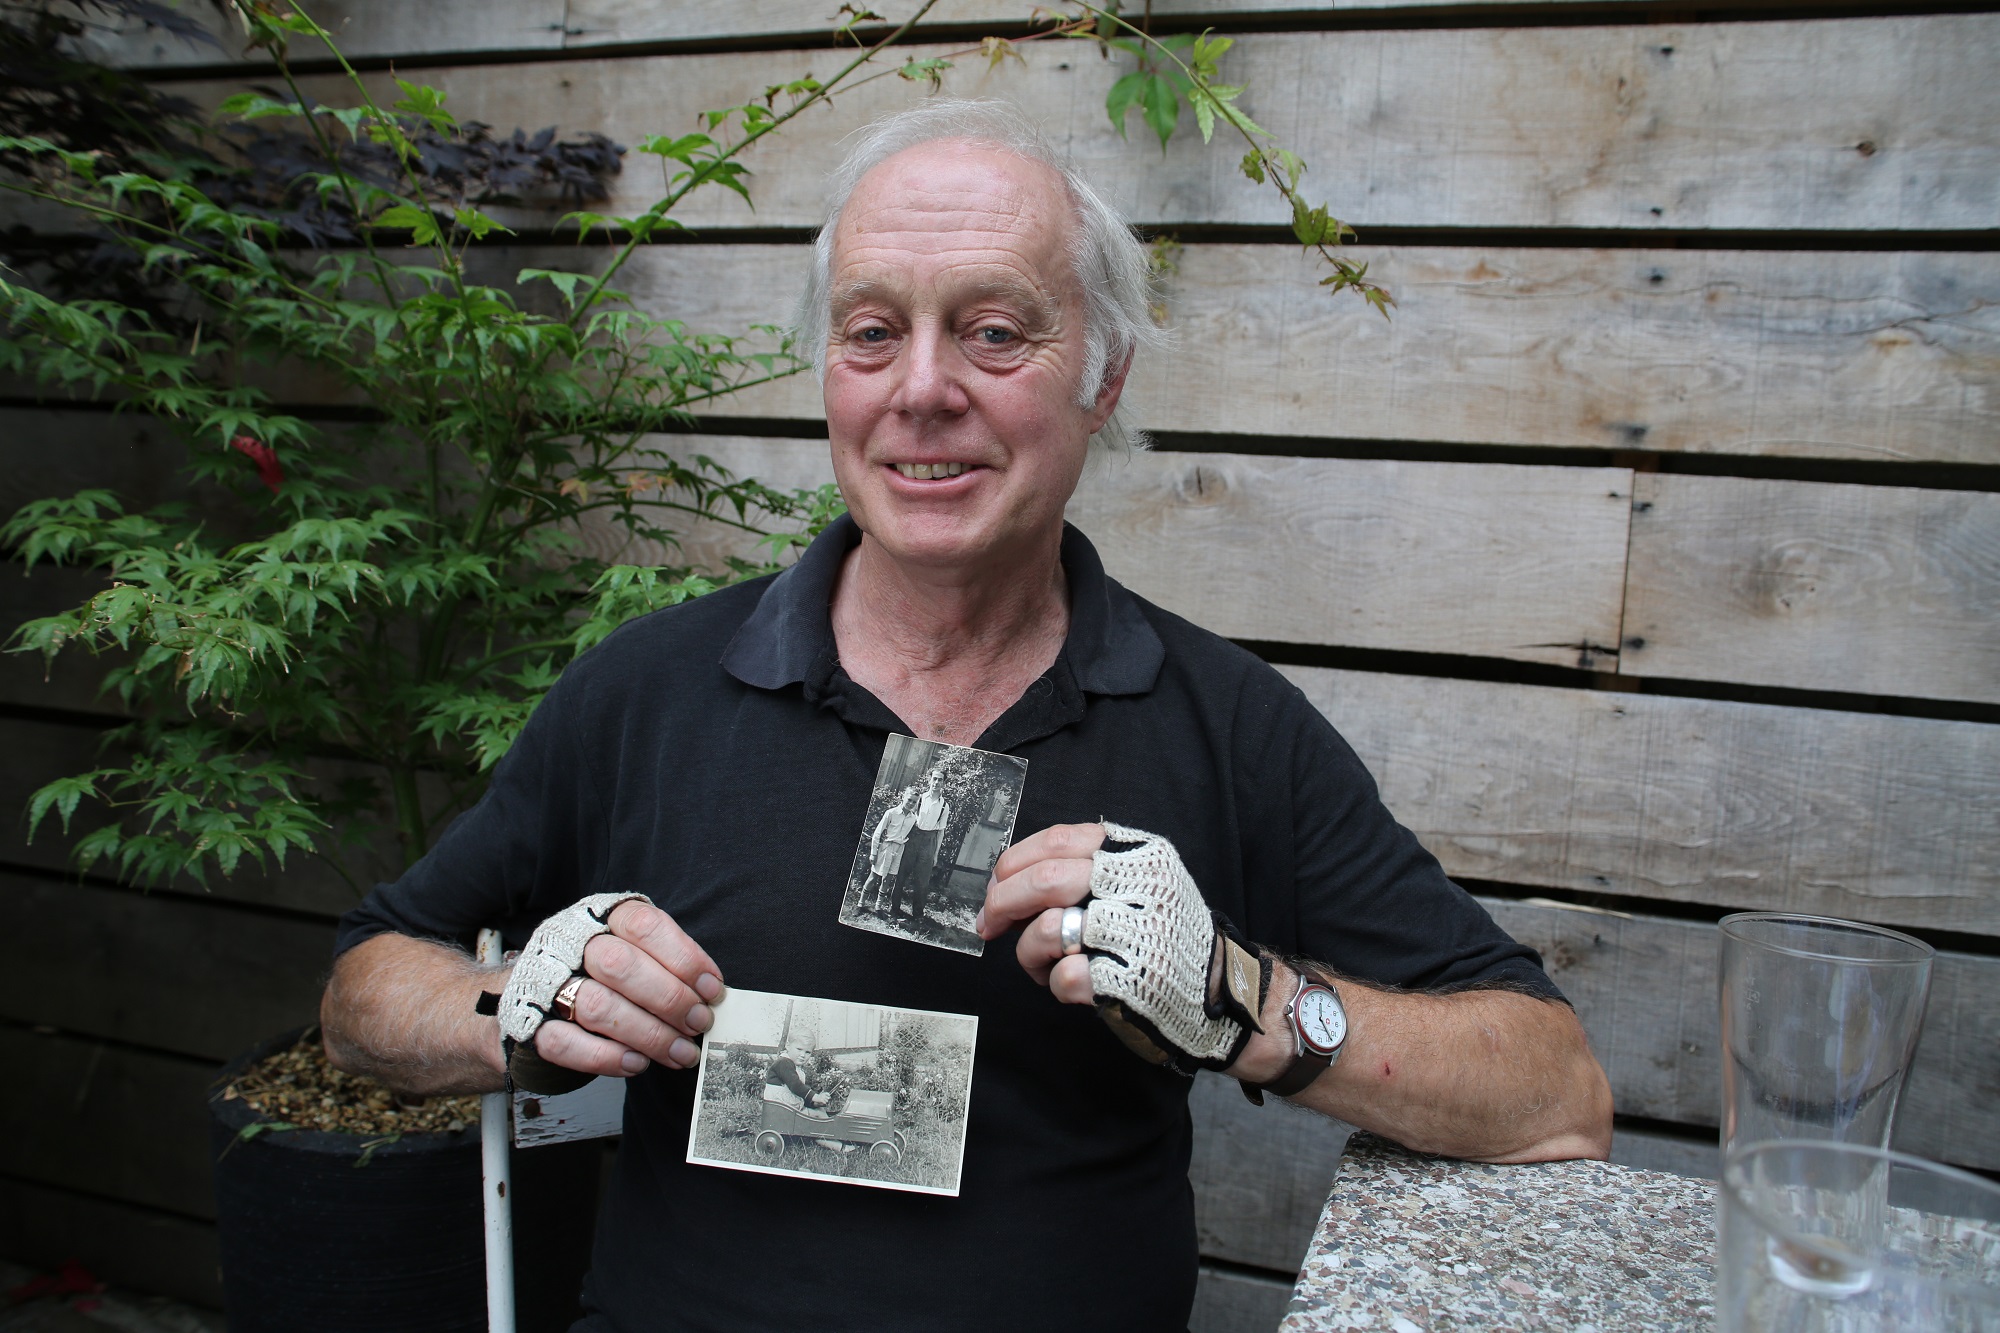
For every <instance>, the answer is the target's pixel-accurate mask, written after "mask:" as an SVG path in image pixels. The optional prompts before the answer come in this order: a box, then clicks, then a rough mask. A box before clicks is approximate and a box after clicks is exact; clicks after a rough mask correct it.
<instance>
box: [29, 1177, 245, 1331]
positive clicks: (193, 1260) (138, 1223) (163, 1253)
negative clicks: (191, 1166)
mask: <svg viewBox="0 0 2000 1333" xmlns="http://www.w3.org/2000/svg"><path fill="white" fill-rule="evenodd" d="M0 1254H5V1255H7V1256H8V1257H9V1258H10V1259H15V1260H19V1261H20V1262H22V1263H28V1264H33V1265H35V1266H37V1267H39V1268H47V1269H53V1268H55V1267H57V1266H58V1265H60V1264H63V1263H66V1262H68V1261H69V1260H72V1259H74V1260H76V1261H77V1262H79V1263H81V1264H82V1265H83V1266H84V1267H85V1268H87V1269H89V1270H90V1271H91V1272H92V1273H94V1274H95V1275H96V1276H98V1277H100V1278H103V1279H104V1280H105V1281H107V1282H115V1283H117V1284H118V1285H120V1286H122V1287H127V1288H129V1289H131V1290H133V1291H142V1292H147V1293H150V1294H156V1295H160V1296H172V1297H175V1298H176V1299H179V1300H183V1301H191V1302H193V1303H194V1304H196V1305H201V1306H206V1307H208V1308H209V1309H220V1308H221V1306H222V1282H221V1275H220V1267H219V1266H220V1262H221V1255H220V1254H218V1253H217V1251H216V1243H215V1227H214V1225H213V1224H212V1223H208V1222H197V1221H194V1220H191V1219H189V1218H184V1217H176V1216H174V1215H173V1214H171V1213H158V1212H153V1211H150V1210H148V1209H144V1208H135V1207H133V1206H131V1205H130V1204H122V1203H114V1202H111V1201H110V1200H106V1199H93V1198H88V1197H86V1196H84V1195H81V1194H76V1193H73V1192H71V1191H69V1190H66V1189H58V1188H50V1187H48V1186H44V1185H31V1184H28V1183H27V1182H26V1181H20V1180H0ZM84 1326H85V1325H83V1324H82V1323H79V1324H78V1325H76V1327H84Z"/></svg>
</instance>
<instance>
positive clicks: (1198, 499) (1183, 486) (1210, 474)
mask: <svg viewBox="0 0 2000 1333" xmlns="http://www.w3.org/2000/svg"><path fill="white" fill-rule="evenodd" d="M1228 494H1229V478H1228V477H1227V476H1225V475H1224V474H1223V472H1222V470H1221V469H1220V468H1216V467H1211V466H1209V465H1208V464H1206V463H1197V464H1195V465H1194V466H1193V467H1191V468H1189V469H1188V470H1187V471H1186V472H1183V473H1182V474H1181V481H1180V498H1181V500H1182V501H1183V502H1184V503H1187V504H1197V505H1206V504H1215V503H1217V502H1219V501H1220V500H1222V499H1223V498H1224V497H1225V496H1227V495H1228Z"/></svg>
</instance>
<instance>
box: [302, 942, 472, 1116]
mask: <svg viewBox="0 0 2000 1333" xmlns="http://www.w3.org/2000/svg"><path fill="white" fill-rule="evenodd" d="M507 972H508V969H506V968H504V967H500V968H492V967H481V966H480V965H479V964H477V963H475V962H474V961H473V960H472V959H470V958H468V957H466V956H465V955H464V954H463V953H461V952H460V951H459V950H457V949H454V948H451V947H449V946H448V945H443V944H438V943H435V942H433V941H431V940H419V939H412V938H410V937H409V936H407V935H377V936H375V937H374V938H373V939H368V940H363V941H362V942H361V943H360V944H357V945H355V946H354V947H353V948H352V949H350V950H348V951H347V952H346V953H344V954H342V955H341V956H340V959H339V961H338V962H336V963H335V964H334V965H333V979H332V980H331V981H329V982H328V983H327V987H326V995H325V996H324V997H323V998H322V999H321V1001H320V1008H319V1021H320V1031H321V1034H322V1037H323V1039H324V1041H325V1043H326V1055H327V1059H329V1060H331V1061H333V1063H334V1065H335V1066H336V1067H337V1068H340V1069H345V1070H346V1071H347V1072H348V1073H350V1074H367V1075H370V1076H371V1077H374V1078H378V1079H380V1080H382V1082H384V1083H386V1084H388V1085H389V1086H390V1087H392V1088H395V1089H396V1090H397V1091H399V1092H408V1093H416V1094H420V1095H423V1096H431V1095H434V1094H440V1093H462V1092H493V1091H496V1090H498V1089H499V1088H500V1087H501V1086H503V1084H504V1082H505V1071H506V1062H505V1061H504V1060H503V1059H502V1058H501V1054H500V1025H499V1023H497V1022H496V1021H495V1020H494V1019H492V1018H490V1017H482V1016H481V1015H480V1014H479V1013H477V1012H476V1009H475V1006H476V1005H477V1004H478V1002H479V993H480V992H481V991H493V992H496V993H497V992H498V991H499V990H500V989H501V988H502V987H504V986H505V985H506V984H507Z"/></svg>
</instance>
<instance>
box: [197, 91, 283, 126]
mask: <svg viewBox="0 0 2000 1333" xmlns="http://www.w3.org/2000/svg"><path fill="white" fill-rule="evenodd" d="M304 110H305V108H303V107H301V106H300V105H299V104H298V103H297V102H280V101H278V100H277V99H276V98H273V97H267V96H265V95H264V94H263V93H237V94H236V95H235V96H234V97H226V98H224V99H223V101H222V105H221V106H219V107H217V108H216V114H217V115H221V116H234V117H236V118H237V119H239V120H262V119H264V118H265V117H267V116H297V115H302V114H304Z"/></svg>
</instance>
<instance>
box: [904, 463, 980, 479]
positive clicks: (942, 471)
mask: <svg viewBox="0 0 2000 1333" xmlns="http://www.w3.org/2000/svg"><path fill="white" fill-rule="evenodd" d="M896 471H898V472H900V473H902V474H903V475H904V476H906V477H908V478H909V479H910V480H912V481H932V480H937V479H941V478H944V477H956V476H960V475H962V474H963V473H964V471H965V464H963V463H898V464H896Z"/></svg>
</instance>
